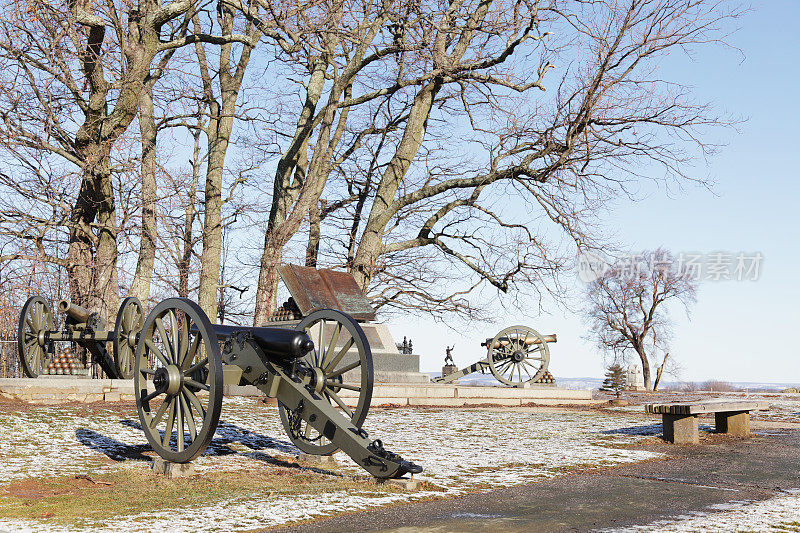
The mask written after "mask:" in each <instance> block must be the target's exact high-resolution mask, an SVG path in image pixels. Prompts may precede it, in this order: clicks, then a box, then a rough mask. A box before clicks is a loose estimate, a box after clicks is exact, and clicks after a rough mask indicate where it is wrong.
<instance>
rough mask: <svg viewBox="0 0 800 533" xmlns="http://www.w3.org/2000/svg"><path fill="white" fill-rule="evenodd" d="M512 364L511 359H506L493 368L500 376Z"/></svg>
mask: <svg viewBox="0 0 800 533" xmlns="http://www.w3.org/2000/svg"><path fill="white" fill-rule="evenodd" d="M512 362H514V360H513V359H506V360H505V361H503V362H502V363H500V364H499V365H497V366H496V367H495V368H496V369H497V371H498V372H500V373H501V374H502V373H503V372H505V371H506V370H507V369H508V365H510V364H511V363H512Z"/></svg>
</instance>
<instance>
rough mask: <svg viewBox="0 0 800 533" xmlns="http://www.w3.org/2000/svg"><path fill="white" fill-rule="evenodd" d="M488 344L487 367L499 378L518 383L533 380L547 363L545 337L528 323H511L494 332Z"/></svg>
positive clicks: (548, 354) (547, 353) (539, 374)
mask: <svg viewBox="0 0 800 533" xmlns="http://www.w3.org/2000/svg"><path fill="white" fill-rule="evenodd" d="M487 348H488V351H489V353H488V359H489V368H490V369H491V371H492V374H493V375H494V377H496V378H497V380H498V381H500V382H502V383H505V384H506V385H511V386H512V387H518V386H520V385H522V384H524V383H528V382H532V381H536V380H537V379H539V378H540V377H542V375H544V373H545V372H547V366H548V365H549V364H550V349H549V348H548V347H547V341H546V340H545V339H544V337H542V335H540V334H539V333H537V332H536V331H535V330H533V329H531V328H529V327H527V326H511V327H508V328H506V329H504V330H502V331H501V332H500V333H498V334H497V335H495V336H494V338H493V339H492V340H491V341H490V344H489V346H488V347H487Z"/></svg>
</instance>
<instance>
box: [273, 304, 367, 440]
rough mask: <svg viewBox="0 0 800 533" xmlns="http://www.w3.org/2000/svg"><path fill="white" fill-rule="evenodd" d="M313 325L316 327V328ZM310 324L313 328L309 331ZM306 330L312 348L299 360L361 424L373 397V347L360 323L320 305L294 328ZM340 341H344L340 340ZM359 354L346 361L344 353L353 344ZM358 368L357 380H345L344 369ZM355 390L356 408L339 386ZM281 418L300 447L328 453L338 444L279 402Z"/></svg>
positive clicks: (320, 386) (325, 391)
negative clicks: (354, 381) (346, 381)
mask: <svg viewBox="0 0 800 533" xmlns="http://www.w3.org/2000/svg"><path fill="white" fill-rule="evenodd" d="M315 327H316V328H315ZM312 328H315V330H314V331H312ZM295 329H296V330H297V331H305V332H306V333H308V334H309V336H310V337H311V338H312V340H313V341H314V350H313V351H312V352H309V353H308V354H306V355H305V356H304V357H303V358H302V361H303V362H305V364H306V365H307V366H308V367H309V368H310V369H311V370H312V371H313V372H314V374H315V376H316V377H315V383H316V389H318V390H317V392H318V393H319V394H321V395H322V396H324V397H325V398H326V399H327V400H328V401H329V402H330V403H331V405H337V406H338V407H339V408H340V409H341V410H342V414H344V415H345V416H346V417H348V418H349V419H350V421H351V422H352V424H353V425H354V426H356V427H359V428H360V427H361V424H363V423H364V419H365V418H366V417H367V413H368V412H369V405H370V402H371V401H372V387H373V383H374V373H373V369H372V351H371V350H370V348H369V342H367V338H366V336H365V335H364V331H363V330H362V329H361V326H359V325H358V323H357V322H356V321H355V320H353V318H351V317H350V316H349V315H347V314H345V313H342V312H341V311H336V310H333V309H321V310H318V311H314V312H312V313H310V314H309V315H308V316H306V317H305V318H304V319H303V320H302V321H301V322H300V323H299V324H298V325H297V327H296V328H295ZM342 341H343V344H342ZM354 346H355V348H356V350H357V351H358V357H357V358H356V359H355V360H354V361H349V362H347V361H345V355H346V354H347V352H348V351H349V350H350V349H351V348H352V347H354ZM356 369H358V370H359V374H358V375H359V382H358V384H352V383H344V382H343V379H342V376H343V375H344V373H345V372H349V371H351V370H356ZM343 389H344V390H351V391H355V392H358V403H357V405H356V407H355V408H350V407H348V406H347V405H346V403H345V402H344V400H342V398H341V396H340V395H339V393H340V391H341V390H343ZM278 409H279V411H280V415H281V422H282V423H283V427H284V429H285V430H286V434H287V435H288V436H289V439H290V440H291V441H292V443H293V444H294V445H295V446H297V447H298V448H299V449H300V450H301V451H303V452H305V453H308V454H313V455H331V454H332V453H334V452H335V451H336V450H337V449H338V447H337V446H336V445H335V444H333V443H332V442H330V441H329V440H328V439H326V438H325V437H324V436H323V435H321V434H320V433H319V432H318V431H317V430H315V429H314V428H312V427H311V426H310V425H309V424H308V423H306V422H305V421H304V420H303V419H302V418H301V417H300V416H299V415H298V414H296V413H294V412H293V411H291V410H290V409H288V408H287V407H286V406H285V405H283V404H282V403H280V402H279V403H278Z"/></svg>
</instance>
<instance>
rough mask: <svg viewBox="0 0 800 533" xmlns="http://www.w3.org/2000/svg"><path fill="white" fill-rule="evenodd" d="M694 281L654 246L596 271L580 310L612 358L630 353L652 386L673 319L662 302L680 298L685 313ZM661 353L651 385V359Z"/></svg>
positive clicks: (652, 387) (647, 384) (666, 350)
mask: <svg viewBox="0 0 800 533" xmlns="http://www.w3.org/2000/svg"><path fill="white" fill-rule="evenodd" d="M696 297H697V283H696V281H695V280H694V279H693V278H692V276H691V273H690V272H686V271H682V270H681V269H680V265H679V264H678V263H677V262H676V261H675V260H674V258H673V257H672V255H671V254H670V253H669V252H668V251H666V250H664V249H663V248H659V249H657V250H655V251H650V252H644V253H642V254H639V255H636V256H632V257H631V258H630V259H626V260H624V261H622V262H621V263H620V264H618V265H616V266H613V267H610V268H608V269H607V270H606V271H605V272H603V273H598V277H597V279H596V280H594V281H592V282H591V283H589V285H588V286H587V290H586V299H587V302H588V306H587V308H586V310H585V314H586V319H587V321H588V323H589V327H590V331H591V336H592V338H594V339H595V340H596V341H597V343H598V345H599V346H600V348H601V349H602V350H604V351H606V352H607V353H610V354H612V355H613V356H614V357H615V360H624V358H625V357H626V356H627V355H628V354H630V353H633V354H635V357H638V359H639V361H640V362H641V364H642V373H643V375H644V382H645V387H646V388H647V389H648V390H656V388H657V386H658V383H659V381H660V379H661V375H662V373H663V369H664V367H665V365H666V364H667V357H668V355H669V339H670V337H671V334H672V322H671V320H670V318H669V314H668V311H667V305H668V304H669V303H670V302H677V303H681V304H683V306H684V308H685V309H686V311H687V313H688V311H689V307H690V306H691V305H692V304H693V303H694V302H695V301H696ZM659 353H661V354H665V355H664V359H663V362H662V364H661V366H660V367H659V370H658V376H657V380H656V383H655V385H653V382H652V381H651V372H650V362H651V360H653V359H654V358H656V357H658V354H659Z"/></svg>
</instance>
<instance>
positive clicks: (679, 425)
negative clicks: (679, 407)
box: [661, 415, 700, 444]
mask: <svg viewBox="0 0 800 533" xmlns="http://www.w3.org/2000/svg"><path fill="white" fill-rule="evenodd" d="M661 416H662V425H663V428H664V440H665V441H667V442H672V443H673V444H697V443H699V442H700V436H699V435H698V430H697V415H661Z"/></svg>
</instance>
